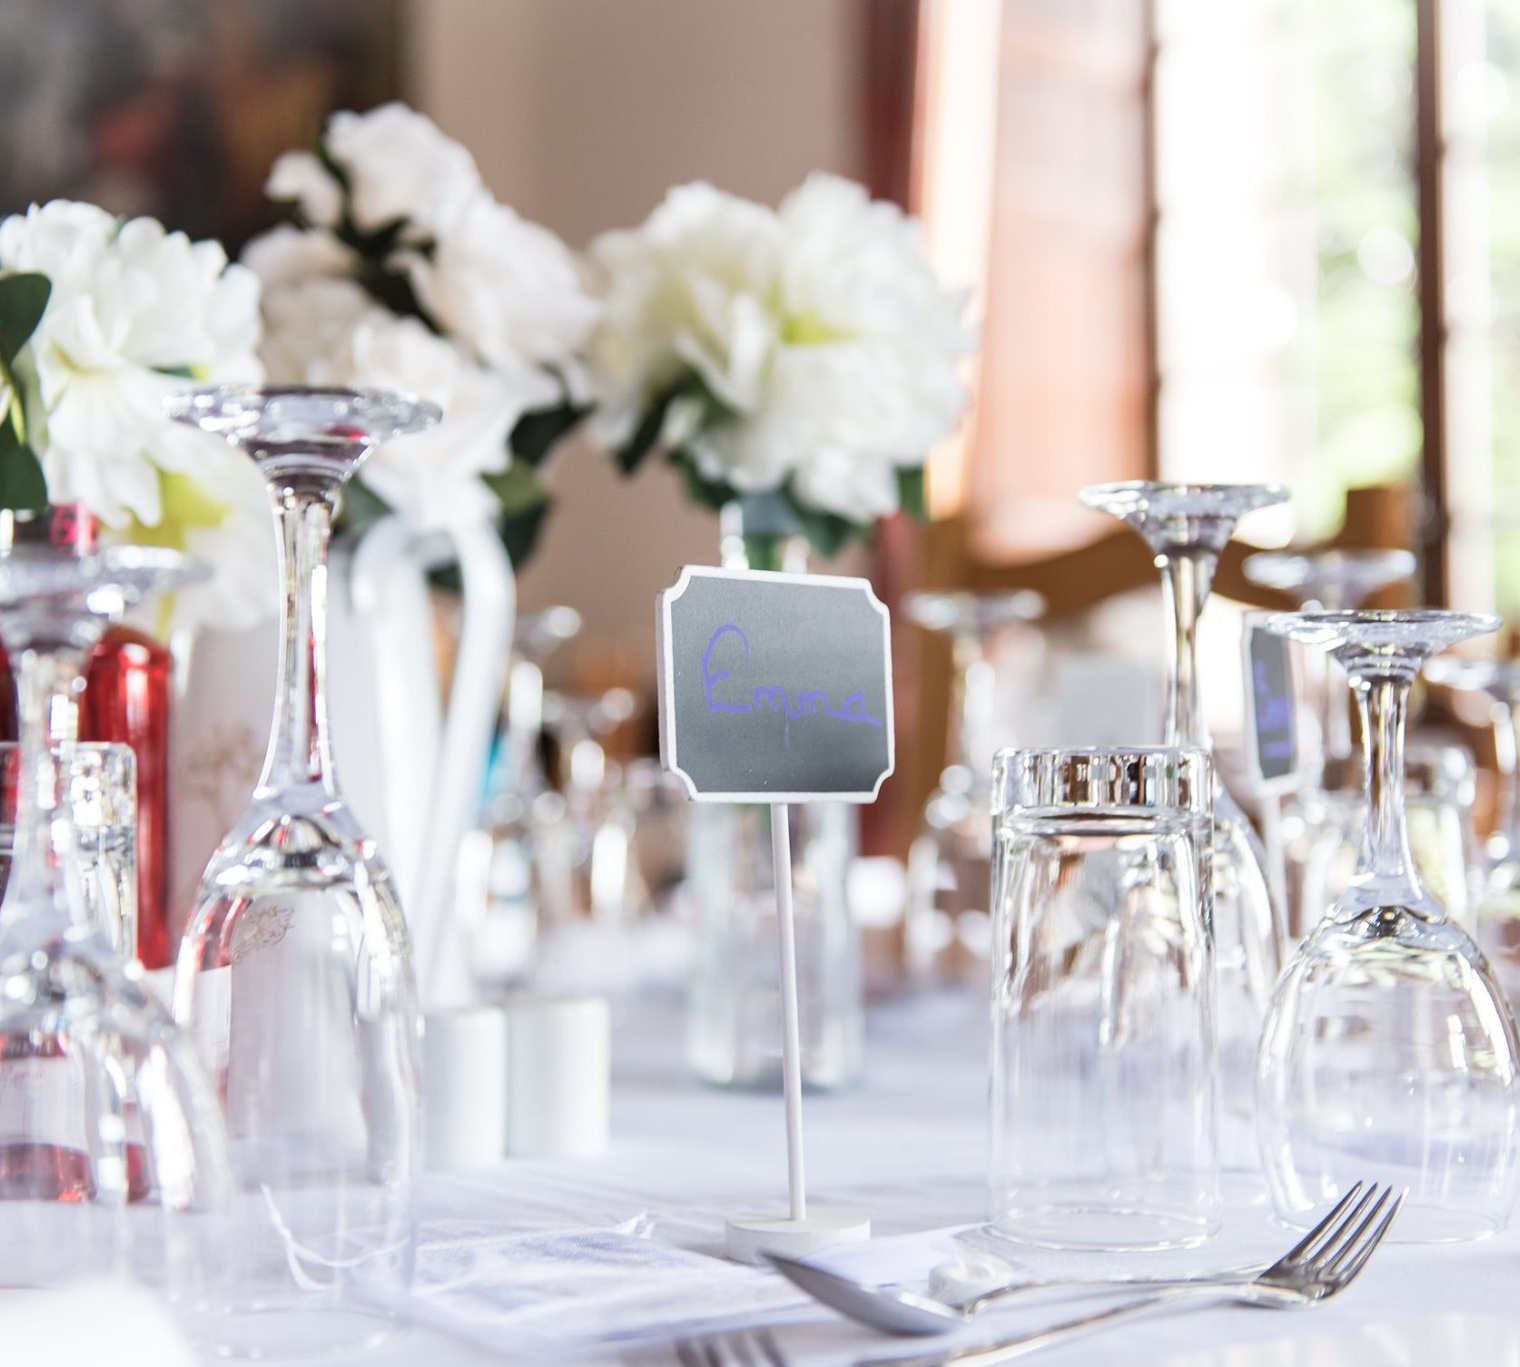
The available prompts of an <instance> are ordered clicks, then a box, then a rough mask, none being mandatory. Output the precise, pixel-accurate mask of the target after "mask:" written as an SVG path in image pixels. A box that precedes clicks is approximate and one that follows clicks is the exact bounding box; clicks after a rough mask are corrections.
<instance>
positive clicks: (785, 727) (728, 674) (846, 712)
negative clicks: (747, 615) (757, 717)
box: [702, 622, 886, 744]
mask: <svg viewBox="0 0 1520 1367" xmlns="http://www.w3.org/2000/svg"><path fill="white" fill-rule="evenodd" d="M730 632H732V633H733V634H734V635H735V636H737V637H738V638H739V643H740V644H741V645H742V646H743V647H744V654H745V656H746V658H747V657H748V656H749V654H750V649H749V637H748V636H746V635H745V634H744V632H743V631H741V630H740V629H739V628H738V627H736V626H734V625H733V623H731V622H730V623H728V624H726V625H724V626H721V627H719V628H718V629H717V630H716V631H715V632H713V634H712V635H711V636H710V637H709V638H708V641H707V649H706V650H704V651H703V652H702V689H703V691H704V693H705V694H706V696H707V710H708V712H709V713H713V712H730V713H756V712H760V713H771V714H779V715H780V716H782V717H784V718H785V719H786V720H785V721H784V722H783V724H782V730H781V736H782V743H783V744H790V743H791V740H790V730H791V722H792V721H793V720H794V719H795V718H800V717H820V716H821V717H832V718H833V719H834V720H835V721H843V722H849V723H851V724H852V725H855V726H885V725H886V723H885V722H883V721H882V719H881V718H880V717H873V716H872V715H871V713H870V710H869V709H868V708H867V706H866V695H865V693H864V692H863V691H861V690H856V691H855V692H854V693H851V694H850V695H849V696H848V697H846V698H845V700H844V702H843V703H841V704H840V705H839V706H838V707H835V706H834V705H833V700H832V699H831V698H830V697H829V695H828V693H826V692H825V691H824V690H823V689H821V688H807V689H803V690H802V691H801V692H799V693H796V694H793V693H792V692H791V691H790V690H789V689H785V688H783V687H781V685H780V684H756V685H755V689H754V692H752V693H751V694H750V697H749V701H748V702H725V701H724V700H723V699H722V698H718V697H715V696H714V695H713V690H714V687H715V686H716V685H717V684H720V683H722V682H723V680H724V679H729V678H732V677H733V671H732V670H729V669H719V670H714V669H713V664H712V657H713V651H714V650H716V649H717V648H718V642H719V641H721V640H722V639H723V638H724V637H725V636H727V635H728V634H729V633H730Z"/></svg>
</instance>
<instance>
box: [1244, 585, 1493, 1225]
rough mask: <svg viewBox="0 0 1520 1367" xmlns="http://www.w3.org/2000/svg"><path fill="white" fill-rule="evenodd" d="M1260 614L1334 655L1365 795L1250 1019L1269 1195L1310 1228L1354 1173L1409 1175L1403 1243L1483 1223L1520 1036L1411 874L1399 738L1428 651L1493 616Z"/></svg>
mask: <svg viewBox="0 0 1520 1367" xmlns="http://www.w3.org/2000/svg"><path fill="white" fill-rule="evenodd" d="M1267 625H1268V627H1269V628H1270V629H1272V630H1274V631H1278V632H1281V633H1282V634H1284V635H1288V636H1292V637H1294V638H1296V639H1298V640H1301V641H1304V642H1306V643H1308V644H1311V645H1317V646H1321V647H1323V648H1326V649H1329V650H1331V651H1332V652H1333V654H1334V655H1335V657H1336V659H1337V660H1338V661H1339V663H1340V664H1341V666H1342V667H1343V668H1344V669H1345V671H1346V673H1347V675H1348V676H1349V678H1350V680H1351V684H1352V687H1353V688H1354V689H1355V690H1356V693H1357V699H1358V705H1359V707H1360V709H1361V713H1362V721H1363V733H1364V735H1365V736H1366V738H1367V742H1366V769H1365V774H1366V780H1367V793H1368V798H1367V802H1368V816H1367V821H1366V828H1365V835H1364V839H1363V844H1362V853H1361V857H1360V860H1359V862H1358V868H1357V873H1356V875H1355V876H1354V877H1353V878H1352V880H1351V884H1350V886H1349V887H1348V888H1347V889H1346V890H1345V892H1343V893H1342V894H1341V896H1340V898H1339V899H1338V900H1337V901H1336V903H1335V905H1334V906H1333V907H1331V908H1330V910H1329V911H1328V912H1327V913H1326V915H1325V918H1324V920H1323V921H1321V923H1320V924H1319V926H1318V927H1317V928H1316V929H1315V930H1314V931H1313V932H1312V933H1311V934H1310V935H1309V936H1308V938H1307V939H1306V940H1305V941H1304V943H1303V944H1302V945H1301V946H1300V947H1299V950H1298V952H1297V954H1296V956H1295V957H1294V959H1293V961H1292V962H1291V963H1290V964H1289V966H1288V968H1287V969H1286V970H1285V972H1284V973H1283V976H1282V979H1281V981H1280V982H1279V984H1278V988H1277V991H1276V993H1275V994H1274V996H1273V999H1272V1005H1271V1008H1270V1010H1269V1011H1268V1014H1267V1019H1266V1022H1265V1024H1264V1027H1263V1031H1262V1040H1261V1049H1260V1052H1259V1055H1258V1058H1257V1069H1256V1085H1257V1116H1258V1126H1259V1133H1260V1138H1261V1144H1262V1152H1263V1157H1264V1160H1265V1163H1266V1169H1267V1176H1268V1184H1269V1187H1270V1189H1271V1193H1272V1199H1273V1203H1274V1205H1275V1206H1276V1208H1277V1212H1278V1214H1279V1215H1280V1216H1281V1217H1282V1218H1283V1219H1285V1220H1287V1221H1289V1222H1290V1223H1294V1224H1298V1225H1302V1226H1307V1225H1309V1224H1311V1223H1312V1222H1313V1218H1314V1210H1315V1209H1316V1207H1317V1206H1318V1205H1319V1204H1320V1203H1322V1202H1323V1200H1324V1197H1325V1194H1326V1193H1327V1192H1329V1191H1333V1190H1338V1189H1339V1187H1338V1186H1337V1184H1338V1183H1340V1184H1343V1183H1344V1180H1345V1178H1346V1174H1347V1173H1350V1172H1355V1173H1356V1174H1357V1175H1358V1176H1359V1177H1367V1176H1369V1175H1371V1176H1376V1177H1382V1178H1385V1179H1386V1180H1390V1181H1393V1182H1395V1183H1397V1185H1399V1186H1404V1187H1407V1188H1408V1189H1409V1197H1408V1200H1407V1202H1406V1204H1405V1208H1404V1214H1403V1215H1402V1216H1401V1218H1400V1227H1399V1231H1398V1235H1397V1237H1398V1238H1400V1239H1402V1240H1407V1241H1411V1242H1445V1241H1451V1240H1458V1239H1470V1238H1476V1237H1480V1236H1482V1235H1484V1234H1488V1233H1493V1232H1494V1231H1496V1230H1498V1229H1502V1228H1503V1226H1504V1224H1505V1222H1506V1221H1507V1219H1508V1217H1509V1211H1510V1207H1511V1206H1512V1205H1513V1202H1514V1198H1515V1189H1516V1165H1515V1153H1514V1149H1515V1143H1516V1139H1517V1137H1520V1135H1517V1100H1520V1085H1517V1065H1520V1038H1517V1034H1516V1029H1515V1022H1514V1017H1513V1016H1512V1014H1511V1012H1510V1008H1509V1005H1508V1003H1507V1002H1506V1000H1505V998H1504V995H1503V993H1502V992H1501V991H1500V989H1499V987H1498V984H1497V983H1496V982H1495V980H1494V978H1493V975H1492V973H1491V971H1490V969H1489V966H1488V963H1487V961H1486V960H1485V959H1484V956H1483V954H1482V953H1481V952H1480V951H1479V949H1478V947H1477V946H1476V945H1475V944H1474V943H1473V941H1472V940H1471V939H1470V938H1469V937H1468V935H1467V934H1466V933H1465V932H1464V931H1463V930H1462V929H1461V928H1460V927H1459V926H1457V925H1455V924H1453V923H1452V922H1451V921H1450V920H1448V919H1447V916H1446V913H1445V911H1444V909H1443V908H1442V906H1441V904H1440V903H1439V902H1438V901H1437V900H1436V898H1434V897H1433V896H1431V894H1430V893H1429V892H1428V891H1427V890H1426V889H1425V888H1424V887H1423V885H1422V884H1421V881H1420V877H1419V873H1418V871H1417V869H1416V867H1415V863H1414V860H1413V858H1412V856H1411V854H1410V849H1409V834H1408V828H1407V824H1406V821H1405V816H1404V806H1403V775H1404V758H1403V749H1404V717H1405V708H1406V706H1407V701H1408V695H1409V690H1410V687H1411V685H1412V683H1413V681H1414V678H1415V676H1416V674H1417V673H1418V672H1419V670H1420V668H1421V666H1422V665H1423V663H1424V660H1425V658H1426V656H1427V655H1429V654H1430V653H1432V652H1434V651H1437V650H1442V649H1444V648H1446V647H1447V646H1449V645H1453V644H1455V643H1456V642H1458V641H1460V640H1464V639H1466V638H1468V637H1470V636H1474V635H1478V634H1481V633H1483V632H1488V631H1492V630H1494V629H1495V628H1496V627H1497V626H1498V619H1497V618H1493V617H1484V616H1478V615H1473V614H1465V613H1454V612H1441V611H1434V610H1426V611H1410V612H1308V613H1298V614H1291V613H1288V614H1274V615H1273V616H1272V617H1270V618H1268V619H1267ZM1353 1180H1354V1179H1353Z"/></svg>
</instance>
